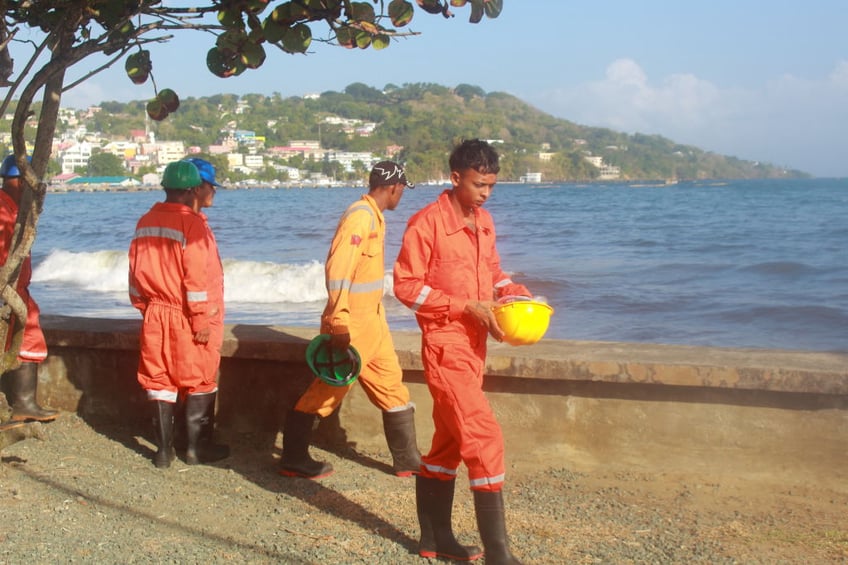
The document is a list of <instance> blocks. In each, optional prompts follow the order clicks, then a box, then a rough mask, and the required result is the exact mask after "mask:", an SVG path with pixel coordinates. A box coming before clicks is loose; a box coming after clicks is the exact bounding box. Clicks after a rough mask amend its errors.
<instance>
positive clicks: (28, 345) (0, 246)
mask: <svg viewBox="0 0 848 565" xmlns="http://www.w3.org/2000/svg"><path fill="white" fill-rule="evenodd" d="M17 218H18V204H17V202H15V201H14V199H13V198H12V197H11V196H9V195H8V194H7V193H6V192H4V191H2V190H0V265H5V264H6V259H8V258H9V251H10V250H11V247H12V236H13V235H14V231H15V222H16V221H17ZM31 279H32V257H31V256H27V258H26V259H24V261H23V263H22V264H21V273H20V276H19V277H18V286H17V291H18V294H19V295H20V296H21V299H22V300H23V301H24V302H25V303H26V305H27V319H26V325H25V326H24V338H23V341H22V342H21V350H20V351H19V352H18V360H19V361H21V362H27V363H41V362H42V361H44V359H46V358H47V342H46V341H45V340H44V332H42V331H41V323H40V322H39V319H38V315H39V310H38V304H36V303H35V300H33V299H32V296H30V294H29V283H30V280H31ZM0 303H2V300H0ZM9 330H10V331H9V333H8V335H7V336H6V337H7V339H6V345H5V348H4V351H7V350H8V349H9V346H10V345H11V344H12V331H11V330H12V327H11V324H10V328H9Z"/></svg>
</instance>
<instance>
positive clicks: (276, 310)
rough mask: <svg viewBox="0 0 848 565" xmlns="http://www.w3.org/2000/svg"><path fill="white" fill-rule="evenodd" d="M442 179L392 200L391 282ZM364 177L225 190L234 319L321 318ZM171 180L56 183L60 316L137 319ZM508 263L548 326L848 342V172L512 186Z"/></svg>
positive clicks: (764, 344)
mask: <svg viewBox="0 0 848 565" xmlns="http://www.w3.org/2000/svg"><path fill="white" fill-rule="evenodd" d="M441 190H443V187H435V186H418V187H417V188H416V189H415V190H407V191H406V193H405V195H404V197H403V200H402V201H401V204H400V206H399V207H398V209H397V210H395V211H389V212H387V213H386V218H387V225H388V228H387V244H386V247H387V248H386V257H387V272H386V298H385V304H386V306H387V313H388V316H389V323H390V325H391V327H392V328H393V329H399V330H400V329H404V330H408V329H416V328H417V326H416V324H415V320H414V317H413V315H412V314H411V312H409V311H408V310H407V309H406V308H405V307H403V306H402V305H401V304H400V303H399V302H397V300H396V299H395V298H394V297H393V295H392V290H391V287H392V279H391V267H392V263H393V261H394V258H395V257H396V256H397V252H398V248H399V246H400V241H401V236H402V233H403V229H404V226H405V223H406V220H407V218H408V217H409V216H410V215H411V214H412V213H413V212H414V211H416V210H418V209H419V208H420V207H421V206H423V205H425V204H426V203H428V202H431V201H432V200H434V199H435V198H436V197H437V196H438V195H439V193H440V192H441ZM363 192H364V191H363V189H361V188H332V189H329V188H304V189H297V188H295V189H277V190H271V189H249V190H220V191H219V192H218V195H217V196H216V200H215V206H214V207H213V208H210V209H208V210H207V211H206V212H207V214H208V215H209V218H210V224H211V226H212V228H213V230H214V231H215V234H216V237H217V239H218V244H219V247H220V251H221V256H222V259H223V261H224V269H225V298H226V308H227V322H228V323H250V324H274V325H294V326H308V327H316V328H317V325H318V320H319V316H320V313H321V310H322V309H323V306H324V297H325V291H324V287H323V263H324V259H325V257H326V253H327V247H328V245H329V243H330V239H331V237H332V235H333V231H334V229H335V226H336V222H337V221H338V217H339V215H340V214H341V212H342V211H343V210H344V209H345V207H346V206H347V205H348V204H349V203H350V202H352V201H353V200H356V199H357V198H358V197H359V196H360V194H362V193H363ZM162 198H163V193H162V192H161V191H151V192H132V193H127V192H111V193H67V194H62V193H50V194H49V195H48V197H47V200H46V203H45V209H44V212H43V214H42V216H41V220H40V222H39V230H38V237H37V240H36V244H35V246H34V249H33V261H34V275H33V284H32V287H31V290H32V293H33V296H34V297H35V298H36V300H37V301H38V303H39V305H40V306H41V309H42V311H43V312H44V313H46V314H63V315H72V316H88V317H113V318H133V317H137V316H138V314H137V312H136V311H135V310H134V309H133V308H132V307H131V306H130V305H129V302H128V298H127V291H126V285H127V257H126V251H127V248H128V245H129V242H130V239H131V237H132V233H133V230H134V227H135V223H136V221H137V219H138V218H139V216H140V215H141V214H142V213H144V212H145V211H147V210H148V209H149V208H150V206H151V205H152V204H153V203H154V202H156V201H159V200H161V199H162ZM486 207H487V209H488V210H489V211H490V212H491V213H492V215H493V216H494V218H495V222H496V226H497V230H498V241H499V244H498V246H499V250H500V253H501V259H502V266H503V268H504V270H506V271H508V272H510V273H512V275H513V278H514V280H516V281H518V282H521V283H524V284H526V285H527V286H528V287H529V288H530V290H531V291H532V292H533V293H534V294H536V295H540V296H544V297H545V298H546V299H547V301H548V302H549V303H550V304H551V305H552V306H553V307H554V309H555V313H554V315H553V317H552V319H551V325H550V327H549V329H548V333H547V334H546V337H547V338H554V339H574V340H598V341H629V342H645V343H667V344H688V345H706V346H727V347H753V348H779V349H800V350H813V351H848V179H839V180H828V179H813V180H758V181H727V182H681V183H679V184H676V185H671V186H664V185H651V184H608V185H603V184H540V185H524V184H499V185H498V186H496V187H495V190H494V192H493V195H492V197H491V198H490V200H489V202H488V203H487V204H486Z"/></svg>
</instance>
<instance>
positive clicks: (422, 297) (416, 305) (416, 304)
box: [410, 284, 433, 312]
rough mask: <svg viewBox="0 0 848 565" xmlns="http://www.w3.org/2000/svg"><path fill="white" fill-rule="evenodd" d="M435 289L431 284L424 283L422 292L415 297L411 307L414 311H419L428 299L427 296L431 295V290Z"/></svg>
mask: <svg viewBox="0 0 848 565" xmlns="http://www.w3.org/2000/svg"><path fill="white" fill-rule="evenodd" d="M431 290H433V288H432V287H430V286H429V285H426V284H425V285H424V288H422V289H421V293H420V294H419V295H418V298H416V299H415V302H413V303H412V306H410V308H411V309H412V311H413V312H415V311H417V310H418V309H419V308H421V306H422V305H423V304H424V301H425V300H427V297H428V296H430V291H431Z"/></svg>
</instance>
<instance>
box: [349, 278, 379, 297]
mask: <svg viewBox="0 0 848 565" xmlns="http://www.w3.org/2000/svg"><path fill="white" fill-rule="evenodd" d="M375 290H379V291H382V290H383V279H382V278H381V279H380V280H378V281H372V282H367V283H353V284H352V285H350V292H351V294H355V293H366V292H374V291H375Z"/></svg>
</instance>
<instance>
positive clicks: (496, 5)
mask: <svg viewBox="0 0 848 565" xmlns="http://www.w3.org/2000/svg"><path fill="white" fill-rule="evenodd" d="M483 8H484V10H485V11H486V16H487V17H489V18H492V19H494V18H497V17H498V16H500V15H501V11H502V10H503V0H486V3H485V4H483Z"/></svg>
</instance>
